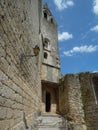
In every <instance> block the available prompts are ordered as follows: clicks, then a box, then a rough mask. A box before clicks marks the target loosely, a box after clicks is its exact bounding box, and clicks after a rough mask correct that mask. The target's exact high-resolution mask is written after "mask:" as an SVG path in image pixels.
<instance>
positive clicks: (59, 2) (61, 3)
mask: <svg viewBox="0 0 98 130" xmlns="http://www.w3.org/2000/svg"><path fill="white" fill-rule="evenodd" d="M54 3H55V5H56V6H57V8H58V10H60V11H61V10H64V9H66V8H68V7H71V6H73V5H74V2H73V0H54Z"/></svg>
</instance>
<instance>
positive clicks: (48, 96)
mask: <svg viewBox="0 0 98 130" xmlns="http://www.w3.org/2000/svg"><path fill="white" fill-rule="evenodd" d="M45 111H46V112H50V111H51V94H50V93H49V92H47V91H46V104H45Z"/></svg>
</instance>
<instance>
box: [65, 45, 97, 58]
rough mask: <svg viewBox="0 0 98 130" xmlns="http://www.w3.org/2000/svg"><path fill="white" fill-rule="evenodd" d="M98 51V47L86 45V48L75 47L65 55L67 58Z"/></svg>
mask: <svg viewBox="0 0 98 130" xmlns="http://www.w3.org/2000/svg"><path fill="white" fill-rule="evenodd" d="M97 50H98V46H97V45H95V46H93V45H89V46H87V45H85V46H80V47H73V48H72V49H71V50H69V51H64V52H63V53H64V55H65V56H73V54H75V53H92V52H95V51H97Z"/></svg>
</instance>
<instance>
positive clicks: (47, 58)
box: [41, 4, 60, 113]
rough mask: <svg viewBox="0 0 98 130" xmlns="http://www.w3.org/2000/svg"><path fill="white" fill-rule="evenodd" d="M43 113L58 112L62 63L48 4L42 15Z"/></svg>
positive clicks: (54, 22) (54, 24)
mask: <svg viewBox="0 0 98 130" xmlns="http://www.w3.org/2000/svg"><path fill="white" fill-rule="evenodd" d="M41 32H42V50H43V51H42V72H41V74H42V77H41V78H42V104H43V105H42V111H43V112H53V113H56V111H57V104H58V103H57V98H58V91H57V90H58V82H59V78H60V61H59V53H58V34H57V24H56V21H55V19H54V17H53V15H52V14H51V12H50V10H49V8H48V6H47V4H45V5H44V6H43V14H42V30H41Z"/></svg>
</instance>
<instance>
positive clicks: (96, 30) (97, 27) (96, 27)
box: [90, 24, 98, 32]
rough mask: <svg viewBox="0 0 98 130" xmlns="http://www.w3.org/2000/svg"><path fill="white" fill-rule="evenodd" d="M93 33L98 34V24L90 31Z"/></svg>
mask: <svg viewBox="0 0 98 130" xmlns="http://www.w3.org/2000/svg"><path fill="white" fill-rule="evenodd" d="M90 30H91V31H94V32H98V24H97V25H96V26H94V27H93V28H91V29H90Z"/></svg>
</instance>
